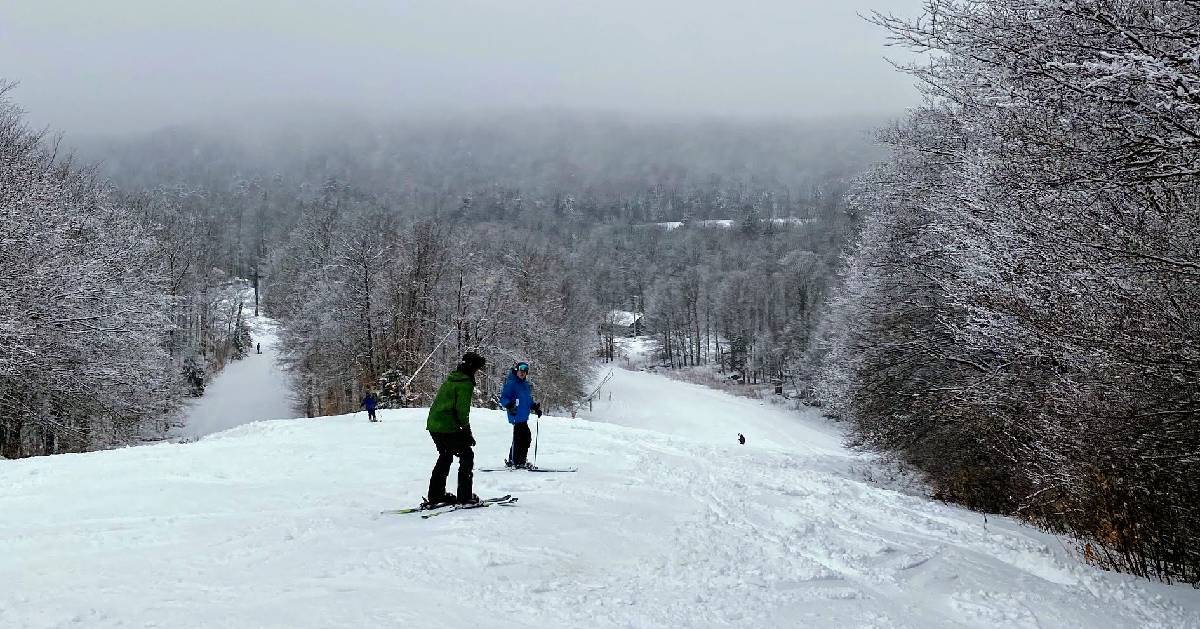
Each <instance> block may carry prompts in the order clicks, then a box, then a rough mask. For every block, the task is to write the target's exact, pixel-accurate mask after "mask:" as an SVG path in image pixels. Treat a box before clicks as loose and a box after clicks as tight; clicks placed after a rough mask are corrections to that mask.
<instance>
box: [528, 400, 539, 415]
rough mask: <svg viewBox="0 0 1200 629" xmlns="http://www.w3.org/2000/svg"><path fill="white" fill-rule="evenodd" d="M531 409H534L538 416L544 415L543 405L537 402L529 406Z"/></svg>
mask: <svg viewBox="0 0 1200 629" xmlns="http://www.w3.org/2000/svg"><path fill="white" fill-rule="evenodd" d="M529 410H531V411H533V414H534V415H537V416H538V417H541V416H542V405H541V404H538V403H537V402H534V403H533V405H532V406H530V407H529Z"/></svg>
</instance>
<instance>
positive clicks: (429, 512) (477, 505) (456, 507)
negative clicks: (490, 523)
mask: <svg viewBox="0 0 1200 629" xmlns="http://www.w3.org/2000/svg"><path fill="white" fill-rule="evenodd" d="M516 501H517V499H516V498H515V497H513V496H512V494H508V495H505V496H500V497H499V498H486V499H484V500H480V501H479V502H469V503H465V504H460V503H456V502H443V503H440V504H433V505H425V506H423V507H413V508H409V509H388V510H387V511H380V512H379V513H380V514H381V515H397V514H405V513H420V514H421V519H423V520H427V519H429V518H432V517H434V516H439V515H443V514H446V513H450V512H451V511H462V510H464V509H481V508H483V507H490V506H492V505H512V504H513V503H514V502H516Z"/></svg>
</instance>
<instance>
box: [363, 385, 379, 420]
mask: <svg viewBox="0 0 1200 629" xmlns="http://www.w3.org/2000/svg"><path fill="white" fill-rule="evenodd" d="M358 406H359V408H365V409H367V419H369V420H371V421H373V422H377V421H379V420H378V419H375V407H377V406H379V399H378V398H376V397H375V392H374V391H367V397H364V398H363V399H362V401H361V402H359V403H358Z"/></svg>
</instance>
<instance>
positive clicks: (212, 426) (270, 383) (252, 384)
mask: <svg viewBox="0 0 1200 629" xmlns="http://www.w3.org/2000/svg"><path fill="white" fill-rule="evenodd" d="M250 330H251V335H252V337H253V341H254V343H255V349H256V350H257V349H259V348H261V350H262V353H261V354H259V353H257V352H256V351H252V352H250V353H249V354H247V355H246V357H245V358H243V359H241V360H234V361H230V362H229V363H228V364H227V365H226V366H225V368H224V369H222V370H221V371H220V372H219V373H217V374H216V375H215V376H214V377H213V378H212V380H211V381H210V382H209V383H208V386H207V387H206V389H205V391H204V395H203V396H201V397H199V398H197V399H195V400H192V401H191V402H189V404H188V406H187V408H186V409H185V412H184V420H183V426H182V427H180V428H179V429H178V430H176V431H175V432H174V436H177V437H202V436H204V435H209V434H212V433H214V432H220V431H222V430H228V429H230V428H233V427H234V426H240V425H242V424H247V423H250V422H254V421H259V420H263V419H285V418H288V417H293V416H294V415H295V413H293V411H292V403H291V393H290V391H289V389H288V380H287V372H285V371H284V370H283V368H282V367H280V366H279V364H278V363H277V362H276V349H275V344H276V340H277V325H276V323H275V321H274V320H272V319H269V318H267V317H251V318H250Z"/></svg>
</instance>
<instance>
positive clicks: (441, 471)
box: [425, 352, 487, 505]
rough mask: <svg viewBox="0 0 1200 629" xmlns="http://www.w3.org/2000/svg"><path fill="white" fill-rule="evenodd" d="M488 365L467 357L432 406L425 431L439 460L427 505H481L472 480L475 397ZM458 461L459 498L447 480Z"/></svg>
mask: <svg viewBox="0 0 1200 629" xmlns="http://www.w3.org/2000/svg"><path fill="white" fill-rule="evenodd" d="M486 362H487V361H485V360H484V358H483V356H480V355H479V354H476V353H475V352H467V353H466V354H463V358H462V362H461V363H459V364H458V367H457V368H455V370H454V371H451V372H450V375H448V376H446V381H445V382H444V383H442V386H441V388H439V389H438V392H437V395H436V396H434V398H433V404H431V405H430V406H429V419H427V420H426V422H425V428H426V430H428V431H429V436H430V437H432V438H433V444H434V445H435V446H436V447H437V451H438V459H437V463H436V464H434V466H433V474H432V475H430V477H429V494H427V496H426V498H425V505H434V504H441V503H448V502H458V503H459V504H471V503H475V502H479V496H476V495H475V494H473V493H471V478H472V474H473V469H474V466H475V452H474V451H473V450H471V448H472V447H473V446H474V445H475V437H474V436H472V435H471V422H470V414H471V396H472V395H473V394H474V392H475V373H476V372H478V371H479V370H480V369H482V368H483V366H484V365H485V364H486ZM454 457H458V496H457V499H456V497H455V495H454V494H448V493H446V477H447V476H449V475H450V464H451V463H453V462H454Z"/></svg>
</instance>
